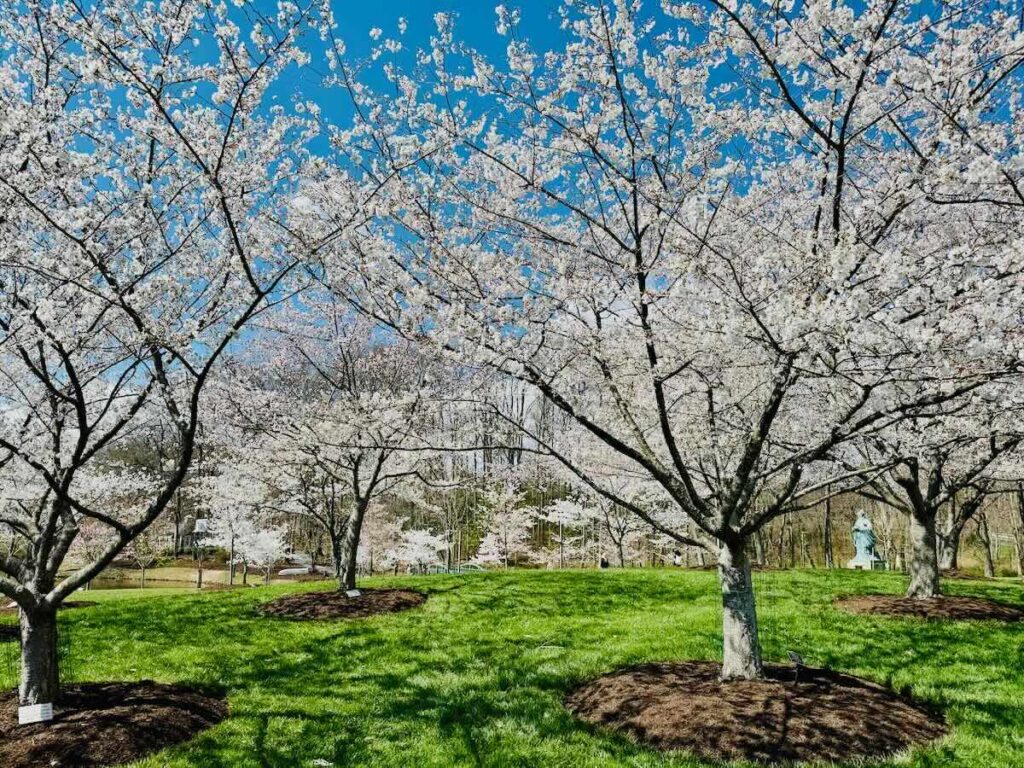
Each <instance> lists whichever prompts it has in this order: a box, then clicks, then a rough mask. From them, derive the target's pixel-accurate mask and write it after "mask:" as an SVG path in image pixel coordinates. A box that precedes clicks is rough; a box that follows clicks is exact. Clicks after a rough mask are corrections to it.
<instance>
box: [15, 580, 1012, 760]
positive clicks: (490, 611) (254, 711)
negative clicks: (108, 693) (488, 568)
mask: <svg viewBox="0 0 1024 768" xmlns="http://www.w3.org/2000/svg"><path fill="white" fill-rule="evenodd" d="M364 585H365V586H384V585H388V586H390V585H401V586H409V587H414V588H416V589H421V590H423V591H425V592H427V593H428V594H429V596H430V597H429V600H428V601H427V603H426V605H425V606H423V607H422V608H419V609H416V610H413V611H410V612H407V613H404V614H396V615H391V616H378V617H374V618H371V619H364V620H357V621H329V622H315V623H314V622H292V621H287V620H279V619H266V618H262V617H259V616H258V615H256V613H255V609H256V607H257V606H258V605H259V604H260V603H261V602H264V601H266V600H269V599H271V598H273V597H274V596H276V595H279V594H282V593H285V592H290V591H296V590H298V589H317V588H319V589H324V588H329V585H327V584H319V585H309V584H306V585H302V586H301V587H300V586H285V587H260V588H253V589H245V590H236V591H232V592H209V593H203V594H197V593H196V592H195V591H192V592H182V591H171V592H169V593H166V594H164V593H161V592H160V591H159V590H154V591H152V592H148V591H147V592H140V591H121V592H99V591H96V592H93V593H91V594H87V595H86V594H83V595H82V596H81V597H82V599H90V600H97V601H99V602H100V604H99V605H97V606H94V607H90V608H80V609H75V610H69V611H67V612H66V613H64V614H63V615H62V616H61V626H62V629H63V631H64V633H65V634H64V637H65V638H67V639H68V641H69V642H70V662H71V664H70V668H71V669H72V671H73V673H74V677H75V679H76V680H133V679H146V678H152V679H155V680H159V681H164V682H187V683H194V684H198V685H203V686H212V687H219V688H222V689H224V690H225V691H226V693H227V696H228V700H229V703H230V709H231V715H230V718H229V719H228V720H227V721H225V722H224V723H222V724H220V725H219V726H217V727H215V728H213V729H211V730H209V731H207V732H206V733H204V734H202V735H200V736H199V737H197V738H196V739H195V740H194V741H192V742H190V743H189V744H187V745H183V746H180V747H177V748H174V749H171V750H167V751H164V752H162V753H160V754H158V755H155V756H153V757H151V758H150V759H148V760H145V761H143V762H140V763H137V764H136V765H138V766H146V767H147V768H157V766H161V767H162V766H173V767H180V766H201V767H202V768H219V767H220V766H231V767H232V768H236V767H243V766H244V767H248V766H253V767H256V766H260V767H264V766H275V767H276V766H288V767H289V768H294V767H295V766H327V765H335V766H416V767H418V768H419V767H424V766H462V765H466V766H616V765H621V766H703V765H707V764H706V763H703V762H700V761H697V760H694V759H692V758H689V757H687V756H686V755H683V754H672V755H666V754H660V753H657V752H655V751H652V750H649V749H646V748H644V747H642V746H639V745H636V744H634V743H631V742H630V741H628V740H627V739H625V738H623V737H621V736H617V735H614V734H611V733H608V732H604V731H601V730H597V729H594V728H591V727H588V726H585V725H583V724H581V723H578V722H577V721H575V720H574V719H573V718H572V717H571V716H570V715H568V714H567V713H566V711H565V710H564V709H563V707H562V704H561V700H562V697H563V695H564V693H565V692H566V691H567V690H568V689H569V688H570V687H572V686H573V685H574V684H576V683H578V682H581V681H583V680H586V679H588V678H590V677H593V676H596V675H599V674H602V673H604V672H607V671H610V670H613V669H616V668H618V667H621V666H624V665H628V664H634V663H637V662H644V661H652V660H668V659H715V658H718V654H719V646H720V642H721V634H720V627H719V621H720V608H719V602H718V594H717V586H716V583H715V575H714V573H713V572H709V571H683V570H668V569H657V570H650V569H642V570H627V571H615V570H612V571H606V572H597V571H575V572H573V571H566V572H538V571H512V572H507V573H501V572H499V573H491V574H474V575H465V576H427V577H409V578H395V579H390V578H389V579H369V580H366V581H365V583H364ZM946 586H947V590H948V591H949V592H950V593H954V594H970V595H979V596H985V597H990V598H994V599H997V600H1001V601H1005V602H1008V603H1012V604H1016V605H1021V606H1024V590H1022V588H1021V587H1020V586H1019V585H1018V584H1016V583H1013V582H1009V581H1006V582H980V581H951V582H948V583H947V585H946ZM755 587H756V588H757V589H758V590H759V592H760V594H759V600H760V613H761V619H762V635H763V641H764V643H765V646H766V653H767V656H768V657H769V658H770V659H776V660H778V659H782V658H784V657H785V652H786V650H790V649H791V650H795V651H798V652H800V653H801V654H803V656H804V657H805V658H806V660H807V662H808V663H810V664H814V665H827V666H830V667H833V668H836V669H840V670H844V671H848V672H851V673H854V674H857V675H861V676H863V677H867V678H870V679H873V680H876V681H879V682H883V683H888V684H890V685H892V686H894V687H896V688H899V689H906V690H909V691H911V692H913V694H914V695H916V696H918V697H920V698H922V699H924V700H926V701H928V702H930V703H932V704H934V705H937V706H939V707H941V708H942V709H944V710H945V712H946V713H947V717H948V719H949V721H950V723H951V725H952V728H953V731H952V734H951V735H950V736H949V737H947V738H946V739H944V740H943V741H941V742H939V743H938V744H936V745H933V746H929V747H927V748H924V749H919V750H915V751H914V752H912V753H910V754H907V755H900V756H898V757H897V758H895V759H894V760H893V761H892V762H890V763H887V764H888V765H901V766H905V765H910V766H922V767H923V766H943V768H945V767H947V766H978V767H979V768H989V767H992V768H1002V767H1007V768H1009V767H1011V766H1024V627H1021V626H1017V625H1007V624H999V623H995V622H981V623H965V622H960V623H926V622H923V621H919V620H894V619H883V618H869V617H855V616H850V615H846V614H843V613H840V612H838V611H836V610H835V609H834V608H833V607H832V601H833V599H834V598H835V597H836V596H841V595H846V594H857V593H871V592H892V593H896V592H899V591H900V590H901V589H902V588H903V579H902V578H900V577H898V576H895V575H889V574H871V573H851V572H839V571H835V572H824V571H794V572H785V573H769V574H757V575H755ZM6 620H10V619H6ZM6 645H7V646H8V649H7V652H8V653H10V652H11V650H13V648H12V645H11V644H6ZM0 652H3V651H0ZM7 683H8V684H13V681H12V680H8V681H7Z"/></svg>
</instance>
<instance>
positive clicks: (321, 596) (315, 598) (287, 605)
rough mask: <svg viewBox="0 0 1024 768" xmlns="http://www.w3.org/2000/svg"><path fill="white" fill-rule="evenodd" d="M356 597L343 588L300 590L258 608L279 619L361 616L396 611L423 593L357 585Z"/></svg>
mask: <svg viewBox="0 0 1024 768" xmlns="http://www.w3.org/2000/svg"><path fill="white" fill-rule="evenodd" d="M359 591H360V594H359V596H358V597H349V596H348V595H346V594H345V593H344V592H340V591H334V592H300V593H298V594H295V595H285V596H284V597H279V598H277V599H276V600H271V601H270V602H269V603H266V604H264V605H263V606H262V607H261V608H260V612H261V613H262V614H263V615H264V616H274V617H277V618H282V619H301V620H307V621H308V620H317V619H361V618H365V617H367V616H376V615H377V614H379V613H397V612H398V611H407V610H409V609H410V608H415V607H417V606H419V605H423V603H425V602H426V600H427V596H426V595H425V594H423V593H422V592H417V591H415V590H412V589H361V590H359Z"/></svg>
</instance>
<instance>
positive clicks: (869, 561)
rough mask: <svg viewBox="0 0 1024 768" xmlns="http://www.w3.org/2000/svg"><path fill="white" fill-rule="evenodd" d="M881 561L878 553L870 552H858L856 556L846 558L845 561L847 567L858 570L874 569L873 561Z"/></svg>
mask: <svg viewBox="0 0 1024 768" xmlns="http://www.w3.org/2000/svg"><path fill="white" fill-rule="evenodd" d="M880 562H882V558H880V557H879V556H878V555H875V554H872V553H870V552H858V553H857V556H856V557H854V558H853V560H848V561H847V563H846V567H847V568H851V569H853V570H855V571H856V570H860V571H871V570H874V567H875V563H880Z"/></svg>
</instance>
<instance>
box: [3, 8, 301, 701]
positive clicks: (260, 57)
mask: <svg viewBox="0 0 1024 768" xmlns="http://www.w3.org/2000/svg"><path fill="white" fill-rule="evenodd" d="M257 5H260V6H262V4H251V3H248V2H241V3H235V4H234V6H233V7H229V6H228V5H226V4H223V3H218V2H171V3H157V4H152V3H139V2H135V1H134V0H110V1H109V2H103V3H84V4H80V3H76V2H70V3H56V2H48V1H43V2H29V3H20V2H5V3H3V4H2V6H0V254H2V256H0V371H2V373H0V476H2V477H3V479H2V480H0V484H5V485H6V484H7V483H9V482H10V481H9V480H8V478H9V477H20V476H22V475H25V474H27V475H29V476H31V486H32V487H33V488H36V489H37V490H38V492H37V493H36V494H35V495H34V496H33V497H32V498H31V499H22V500H21V501H22V503H21V504H20V505H19V508H18V510H17V512H16V514H15V516H14V517H9V518H7V520H6V522H5V524H6V529H7V530H8V531H9V532H10V534H11V535H12V536H13V537H14V540H15V545H14V546H13V548H11V549H10V550H9V551H8V553H7V554H5V555H4V556H3V557H2V558H0V592H2V593H3V594H4V595H6V596H7V597H9V598H11V599H13V600H14V601H15V602H16V603H17V604H18V606H19V607H20V609H21V631H22V665H21V682H20V686H19V697H20V700H21V703H22V704H23V705H31V704H38V703H46V702H52V701H54V700H55V699H56V698H57V695H58V670H57V639H56V632H57V623H56V610H57V608H58V606H59V605H60V604H61V602H62V601H63V600H64V599H65V598H67V596H68V595H70V594H71V593H72V592H73V591H74V590H76V589H78V588H79V587H81V586H83V585H85V584H87V583H88V582H89V580H90V579H92V578H93V577H95V576H96V575H97V574H98V573H100V572H101V571H102V570H103V569H104V568H105V567H106V566H107V565H108V564H109V563H110V562H111V561H112V560H113V559H114V558H115V557H117V556H118V554H119V553H120V552H122V550H123V549H124V548H125V547H126V546H127V545H128V544H129V543H131V542H132V540H134V539H136V538H137V537H138V536H139V535H140V534H141V533H142V532H143V531H145V530H146V529H147V528H148V527H149V525H150V524H151V523H152V522H153V521H154V520H155V519H156V518H157V517H158V516H159V515H160V514H161V513H162V512H163V511H164V510H165V509H166V508H167V506H168V503H169V502H170V501H171V500H172V498H174V496H175V493H176V491H177V489H178V488H179V487H180V486H181V484H182V482H183V480H184V478H185V476H186V473H187V471H188V469H189V466H190V464H191V463H192V459H193V454H194V445H195V440H196V434H197V430H198V425H199V420H200V408H199V405H200V399H201V397H200V396H201V392H202V390H203V388H204V386H205V385H206V383H207V382H208V380H209V379H210V376H211V372H212V371H213V370H214V367H215V365H216V364H217V362H218V360H219V358H220V357H221V356H222V355H223V354H224V352H225V350H227V349H228V348H229V347H230V345H231V344H232V343H233V342H237V341H238V340H239V339H240V338H241V336H240V331H241V330H242V329H243V328H244V327H245V326H246V325H247V324H248V323H249V322H250V320H251V319H252V318H253V317H254V316H255V315H257V314H259V313H260V312H262V311H264V310H265V309H266V308H267V307H268V306H269V305H271V304H273V303H274V302H275V301H277V300H279V296H280V295H281V292H282V291H283V290H284V285H285V281H286V280H287V279H288V278H289V276H290V275H291V274H292V272H293V271H294V267H295V265H296V263H297V261H298V258H299V256H300V255H301V254H300V253H299V252H297V251H296V250H295V249H294V248H293V247H292V243H293V239H292V238H291V236H290V235H288V233H287V220H288V211H287V208H286V206H285V205H283V200H284V196H285V195H287V194H288V192H289V190H290V189H291V187H292V186H293V180H294V174H295V170H296V168H297V167H298V164H299V163H301V161H302V158H303V154H304V148H305V147H306V145H307V144H308V142H309V140H310V139H311V138H312V137H313V135H314V134H315V132H316V128H315V123H314V122H313V121H311V120H309V119H308V117H307V116H306V115H300V114H298V113H297V112H295V111H293V110H292V109H290V108H288V107H285V106H284V105H271V104H270V100H271V97H270V96H269V95H268V91H269V89H270V88H271V86H272V84H273V83H274V82H275V81H276V80H278V78H279V75H280V74H281V73H282V72H283V71H284V70H285V69H286V68H288V67H292V66H296V65H303V64H304V63H305V61H306V56H305V54H304V53H302V51H301V50H300V48H299V46H298V43H299V40H300V37H301V36H302V35H303V34H304V33H305V31H306V30H307V29H309V22H310V15H309V13H308V12H307V11H306V10H303V9H300V8H299V7H298V6H295V5H293V4H290V3H281V4H280V5H279V6H278V7H277V8H276V9H274V10H269V13H268V14H264V13H263V12H261V11H260V9H259V8H258V7H257ZM156 421H161V422H163V423H166V424H170V425H172V428H173V442H174V450H173V451H171V455H173V457H174V459H173V467H172V468H171V470H170V471H169V472H168V473H167V475H166V477H164V478H163V480H162V482H161V483H159V485H158V486H157V487H155V488H153V489H152V490H151V492H150V493H149V494H148V496H147V497H146V503H145V504H144V505H143V506H142V509H141V510H140V511H139V513H138V514H137V515H136V516H133V517H128V516H123V515H120V514H118V513H117V512H116V511H113V510H111V509H110V508H107V507H103V506H99V505H96V504H94V503H93V500H92V499H91V497H90V488H89V487H88V486H89V482H90V481H89V480H87V479H86V478H87V477H92V478H94V477H96V475H97V474H98V472H97V471H95V470H94V468H95V467H96V465H98V464H100V463H102V462H104V461H105V460H106V457H107V454H108V453H109V452H110V451H111V450H113V448H114V447H115V446H116V445H117V444H118V443H119V442H120V441H122V440H123V439H125V438H126V437H127V436H129V435H130V434H132V433H133V431H135V430H137V429H139V427H140V425H142V424H145V423H151V422H156ZM87 523H88V524H90V525H92V524H99V525H102V526H103V527H105V528H106V529H107V530H108V532H109V536H108V537H107V543H106V545H105V546H104V547H103V548H102V550H101V551H98V552H95V553H93V554H92V555H91V556H89V557H86V558H84V559H83V560H81V561H80V562H77V563H74V564H69V563H68V562H67V558H68V555H69V553H70V552H71V550H72V548H73V546H74V544H75V541H76V538H77V537H78V534H79V531H81V530H82V527H83V526H84V525H86V524H87ZM68 565H71V567H70V568H69V567H68Z"/></svg>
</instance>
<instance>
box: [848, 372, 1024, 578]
mask: <svg viewBox="0 0 1024 768" xmlns="http://www.w3.org/2000/svg"><path fill="white" fill-rule="evenodd" d="M1013 394H1014V390H1013V389H1011V388H1007V387H1000V388H997V389H995V390H994V391H986V392H978V393H975V395H974V396H972V397H970V398H966V399H965V400H964V401H962V402H959V403H958V404H957V407H956V409H955V410H954V411H952V412H943V413H940V414H935V415H920V416H917V417H915V418H912V419H908V420H906V421H904V422H902V423H900V424H898V425H895V426H894V427H892V428H891V429H889V430H886V431H885V432H881V433H878V434H875V435H873V436H872V437H871V438H870V439H869V441H868V444H867V445H866V447H864V448H863V449H862V453H863V455H865V456H867V457H869V460H873V461H874V463H890V464H891V465H892V469H891V470H890V471H889V472H887V473H885V474H884V475H882V476H880V477H878V478H877V479H875V480H874V481H873V482H872V484H871V487H870V488H869V489H864V490H862V493H863V494H864V495H866V496H868V497H869V498H873V499H875V500H876V501H879V502H881V503H884V504H888V505H889V506H891V507H893V508H894V509H896V510H898V511H900V512H902V513H903V514H905V515H906V516H907V517H908V519H909V522H910V545H911V557H910V561H909V570H910V584H909V587H908V589H907V596H908V597H916V598H931V597H937V596H939V594H940V593H941V588H940V582H939V579H940V573H941V570H942V569H943V568H946V569H949V568H953V567H955V563H956V557H957V552H958V550H959V545H960V537H961V535H962V534H963V530H964V527H965V526H966V525H967V523H968V522H969V521H970V520H972V519H973V518H974V517H975V515H977V514H978V513H979V511H980V510H981V507H982V504H983V502H984V501H985V500H986V498H987V497H988V496H989V495H990V494H991V493H992V492H993V490H994V488H995V486H996V484H997V481H998V479H999V477H1000V476H1001V475H1002V474H1003V472H1004V470H1005V469H1006V467H1007V466H1009V464H1008V462H1012V459H1013V458H1014V452H1015V451H1016V450H1017V449H1018V447H1019V446H1020V445H1021V442H1022V440H1024V433H1022V432H1021V430H1020V426H1019V425H1020V405H1019V404H1015V403H1014V401H1013ZM944 511H945V513H946V514H945V526H944V527H940V525H939V523H940V522H941V521H942V519H943V512H944Z"/></svg>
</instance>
